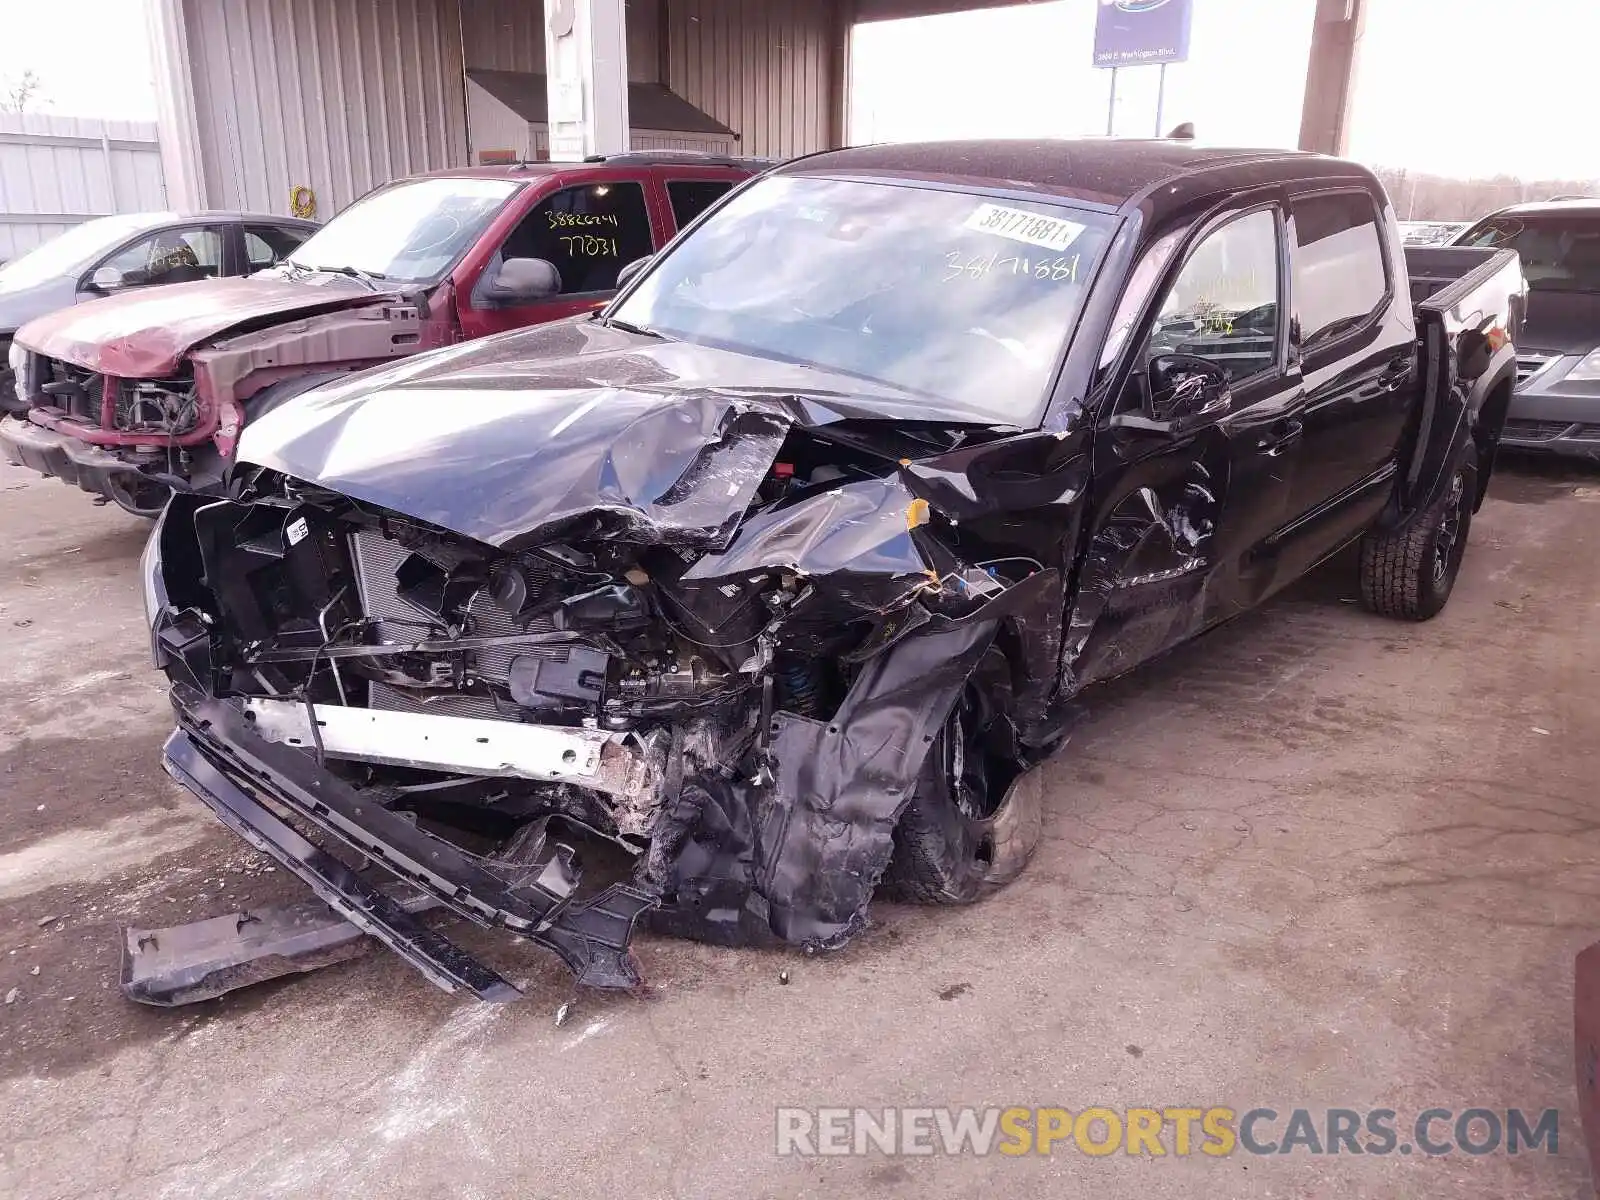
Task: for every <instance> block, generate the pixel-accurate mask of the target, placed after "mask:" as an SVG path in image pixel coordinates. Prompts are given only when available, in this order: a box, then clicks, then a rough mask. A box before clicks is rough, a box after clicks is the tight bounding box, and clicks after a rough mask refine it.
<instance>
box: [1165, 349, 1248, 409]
mask: <svg viewBox="0 0 1600 1200" xmlns="http://www.w3.org/2000/svg"><path fill="white" fill-rule="evenodd" d="M1149 373H1150V414H1149V415H1150V417H1151V418H1152V419H1154V420H1157V421H1174V420H1184V419H1188V418H1194V417H1202V416H1209V415H1212V414H1219V413H1224V412H1226V411H1227V410H1228V406H1229V405H1230V404H1232V403H1233V393H1232V391H1231V390H1230V389H1229V387H1228V373H1227V371H1225V370H1223V369H1222V367H1221V366H1220V365H1218V364H1217V363H1215V362H1213V361H1212V360H1211V359H1209V358H1201V357H1200V356H1199V355H1195V354H1160V355H1157V356H1156V357H1155V358H1152V359H1151V360H1150V367H1149Z"/></svg>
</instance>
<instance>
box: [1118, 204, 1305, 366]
mask: <svg viewBox="0 0 1600 1200" xmlns="http://www.w3.org/2000/svg"><path fill="white" fill-rule="evenodd" d="M1278 309H1279V297H1278V223H1277V220H1276V218H1275V217H1274V216H1273V214H1272V212H1271V210H1268V209H1263V210H1261V211H1260V212H1253V213H1250V214H1248V215H1247V216H1243V217H1239V218H1238V219H1236V220H1233V221H1230V222H1228V224H1226V225H1224V226H1222V227H1221V228H1220V229H1217V230H1214V231H1213V232H1212V233H1210V234H1208V235H1207V236H1206V238H1205V240H1204V241H1202V242H1201V243H1200V244H1199V245H1198V246H1196V247H1195V249H1194V252H1193V253H1192V254H1190V255H1189V258H1188V261H1186V262H1185V263H1184V265H1183V269H1182V270H1181V271H1180V272H1179V273H1178V278H1177V279H1176V280H1175V281H1174V282H1173V285H1172V290H1171V291H1169V292H1168V293H1167V296H1166V299H1165V300H1163V301H1162V303H1161V309H1160V312H1159V313H1158V315H1157V316H1156V321H1155V327H1154V328H1153V329H1152V330H1151V333H1150V344H1149V347H1148V349H1147V351H1146V361H1148V360H1149V359H1151V358H1154V357H1156V356H1157V355H1160V354H1195V355H1199V356H1200V357H1202V358H1209V359H1210V360H1211V361H1213V362H1215V363H1216V364H1217V365H1218V366H1219V367H1221V368H1222V369H1223V370H1225V371H1226V372H1227V373H1228V377H1229V378H1230V379H1243V378H1245V376H1247V375H1254V374H1255V373H1256V372H1257V371H1263V370H1266V369H1267V368H1268V367H1270V366H1272V365H1273V364H1275V363H1276V362H1277V361H1278Z"/></svg>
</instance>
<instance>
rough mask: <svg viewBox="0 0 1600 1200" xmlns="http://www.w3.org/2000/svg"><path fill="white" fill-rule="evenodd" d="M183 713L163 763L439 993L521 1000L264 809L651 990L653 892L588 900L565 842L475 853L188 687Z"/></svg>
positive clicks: (489, 919) (471, 915)
mask: <svg viewBox="0 0 1600 1200" xmlns="http://www.w3.org/2000/svg"><path fill="white" fill-rule="evenodd" d="M172 702H173V707H174V709H175V710H176V712H177V715H178V721H179V728H178V729H177V730H176V731H175V732H174V733H173V735H172V736H171V737H170V738H169V739H168V740H167V744H166V748H165V751H164V755H163V765H164V766H165V767H166V769H167V772H168V774H170V775H171V776H172V777H173V778H174V779H176V780H177V781H178V782H179V783H181V784H183V786H184V787H186V788H188V789H189V790H190V791H191V792H193V793H194V794H195V795H196V796H197V797H198V798H199V799H200V800H201V801H202V802H204V803H205V804H206V805H207V807H209V808H210V809H211V810H212V811H213V812H214V813H216V815H217V816H218V818H219V819H221V821H222V822H223V823H224V824H225V825H227V826H228V827H229V828H230V829H232V830H233V831H234V832H235V833H237V834H238V835H239V836H240V837H242V838H244V839H245V840H246V841H248V842H249V843H250V844H251V845H253V846H255V847H256V848H257V849H259V850H261V851H263V852H264V853H267V854H270V855H271V856H272V857H273V858H275V859H277V861H278V862H279V863H281V864H282V865H283V866H284V867H285V868H286V869H288V870H289V871H291V872H293V873H294V874H295V875H297V876H298V877H299V878H300V879H301V880H303V881H304V882H305V883H306V885H307V886H309V887H310V888H311V890H312V891H314V892H315V893H316V894H317V896H318V898H320V899H321V900H322V901H323V902H324V903H325V904H327V906H328V907H329V908H331V909H332V910H333V911H334V912H335V913H337V914H338V915H339V916H340V917H341V918H343V920H344V921H346V922H348V923H349V924H350V925H352V926H354V927H356V928H357V929H359V930H360V931H361V932H362V933H365V934H368V935H370V936H372V937H374V938H376V939H377V940H378V941H380V942H382V943H383V944H384V945H386V946H388V947H389V948H390V949H391V950H393V951H394V952H395V953H396V954H398V955H400V957H402V958H404V959H405V960H406V961H407V962H409V963H410V964H411V965H412V966H414V967H416V968H417V970H419V971H421V972H422V974H423V975H425V976H426V977H427V978H428V979H429V980H431V981H432V982H433V983H434V984H435V985H437V986H438V987H440V988H442V989H444V990H445V991H448V992H455V991H459V990H466V991H469V992H472V993H473V994H474V995H476V996H477V997H478V998H479V999H482V1000H488V1001H507V1000H514V999H517V998H518V997H519V996H520V995H521V993H520V992H519V991H518V990H517V989H516V988H515V987H513V986H512V985H511V984H510V983H508V982H507V981H506V980H504V979H502V978H501V977H500V976H499V975H498V974H497V973H496V972H495V971H493V970H492V969H491V968H489V967H487V966H485V965H484V964H483V963H481V962H479V961H478V960H477V959H475V958H473V957H472V956H471V955H469V954H468V953H466V952H465V951H464V950H462V949H461V948H460V947H458V946H456V945H455V944H454V943H453V942H451V941H450V940H449V939H448V938H446V937H445V936H443V935H442V934H440V933H437V932H435V931H433V930H431V929H427V928H425V927H423V926H422V925H421V924H420V923H419V922H417V921H416V920H415V919H414V918H413V916H412V915H411V912H409V911H407V906H406V905H405V904H402V903H401V902H399V901H397V900H395V899H394V898H392V897H391V896H389V895H388V894H386V893H385V892H384V891H383V890H380V889H379V888H376V887H374V886H372V885H371V884H369V883H367V882H366V881H365V880H364V879H362V878H360V877H359V876H358V875H357V874H356V872H355V871H354V870H352V869H351V868H350V867H349V866H348V865H347V864H346V863H345V862H343V861H341V860H340V859H339V858H337V857H336V856H334V855H333V854H331V853H329V852H328V851H327V850H324V849H322V848H321V847H319V846H318V845H316V844H315V843H313V842H312V841H311V840H309V839H308V838H306V837H304V836H303V835H301V834H300V833H299V832H298V831H297V830H296V829H294V828H293V827H292V826H291V825H290V824H289V823H288V822H287V821H284V820H283V819H281V818H280V817H278V816H277V815H275V814H274V813H273V812H271V811H269V809H268V807H267V806H266V805H265V804H263V803H262V802H261V800H266V801H268V802H269V803H271V804H273V805H278V806H281V807H282V808H283V809H284V810H286V811H287V812H288V813H290V814H292V815H293V816H294V817H296V818H299V819H302V820H304V821H306V822H307V823H308V824H310V825H312V826H314V827H316V828H317V829H318V830H320V831H321V832H323V833H325V834H327V835H329V836H330V837H332V838H334V839H337V840H338V841H339V842H342V843H343V844H344V845H346V846H348V847H349V848H350V849H351V850H352V851H354V852H355V853H356V854H357V855H359V856H361V857H362V858H365V859H366V860H368V861H370V862H371V863H373V864H375V865H377V866H379V867H382V868H384V869H386V870H387V871H389V872H391V873H392V874H393V875H394V876H395V878H396V879H397V880H398V881H399V882H400V883H401V884H403V885H405V886H407V887H409V888H413V889H415V890H416V891H417V892H418V893H420V894H421V895H422V896H426V897H430V898H432V899H433V900H435V901H437V902H438V903H440V904H441V905H443V906H445V907H448V908H450V909H452V910H453V911H455V912H456V913H459V914H460V915H461V916H464V917H466V918H468V919H469V920H471V921H474V922H475V923H477V924H479V925H482V926H484V927H486V928H491V929H505V930H508V931H509V932H511V933H514V934H516V935H517V936H519V937H523V938H526V939H528V940H529V941H531V942H534V943H536V944H538V945H541V946H543V947H545V948H546V949H549V950H552V951H554V952H555V953H556V954H557V955H559V956H560V958H561V960H562V961H563V962H565V963H566V964H567V967H568V968H569V969H570V970H571V971H572V972H573V974H574V975H576V976H577V980H578V982H579V983H580V984H584V985H586V986H589V987H596V988H616V989H626V988H633V987H636V986H637V985H638V984H639V982H640V979H639V972H638V968H637V966H636V965H635V963H634V960H633V955H632V953H631V952H630V951H629V948H628V943H629V941H630V939H631V938H632V935H633V929H634V926H635V924H636V923H637V922H638V920H639V917H640V916H641V915H642V914H643V913H644V912H645V910H646V909H648V908H650V907H651V905H652V904H653V903H654V900H653V899H652V897H651V896H649V895H647V894H646V893H645V892H643V891H641V890H639V889H637V888H634V887H631V886H629V885H627V884H612V885H611V886H609V887H607V888H605V889H604V890H603V891H601V892H599V893H598V894H596V895H595V896H593V897H592V898H590V899H588V900H586V901H579V900H577V899H575V895H576V890H577V885H578V878H579V876H578V871H577V868H576V866H575V864H574V861H573V854H572V851H571V850H570V849H569V848H568V847H565V846H560V845H558V846H556V847H555V848H554V850H553V852H552V853H551V855H550V856H549V857H548V858H546V859H545V860H543V861H540V862H536V863H532V864H527V865H518V864H509V863H506V864H501V863H495V862H492V861H490V860H486V859H483V858H479V857H476V856H474V855H470V854H468V853H466V852H464V851H462V850H460V849H458V848H457V847H455V846H454V845H452V844H451V843H449V842H447V841H444V840H442V839H440V838H436V837H433V836H432V835H430V834H428V833H426V832H424V831H422V830H420V829H418V828H417V827H416V826H415V825H413V824H412V823H411V822H409V821H407V820H406V819H404V818H403V817H400V816H398V815H396V814H395V813H392V812H390V811H388V810H387V809H386V808H384V807H383V806H382V805H380V804H378V803H376V802H375V801H373V800H371V799H369V798H367V797H365V796H363V795H362V794H361V793H360V792H359V791H358V790H357V789H355V788H353V787H351V786H350V785H349V784H347V783H345V782H344V781H343V780H341V779H339V778H338V777H337V776H335V775H332V774H330V773H329V772H327V771H325V770H324V769H322V768H321V767H319V766H318V765H317V763H316V762H315V761H314V760H313V759H312V758H311V756H310V755H308V754H307V753H306V752H305V751H303V750H298V749H295V748H294V747H292V746H289V745H284V744H280V743H274V742H269V741H267V740H265V739H264V738H262V737H261V736H259V735H258V734H257V733H256V732H255V731H254V730H253V729H252V728H251V726H250V724H249V723H248V722H247V721H246V720H245V719H244V717H243V716H242V715H241V713H240V712H239V710H238V709H236V708H234V707H233V706H232V705H229V704H226V703H224V702H222V701H219V700H216V699H213V698H211V697H209V696H206V695H204V694H203V693H201V692H199V691H196V690H195V689H193V688H189V687H185V686H182V685H178V686H175V687H174V688H173V689H172ZM257 797H260V798H261V799H257ZM135 998H137V997H135Z"/></svg>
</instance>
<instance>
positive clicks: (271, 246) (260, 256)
mask: <svg viewBox="0 0 1600 1200" xmlns="http://www.w3.org/2000/svg"><path fill="white" fill-rule="evenodd" d="M306 237H307V235H306V234H304V233H300V232H299V231H298V230H293V229H284V228H283V227H281V226H278V225H246V226H245V227H244V256H245V258H246V259H247V260H248V261H249V263H250V269H251V270H252V271H259V270H262V269H263V268H265V267H272V266H276V265H277V264H278V263H280V262H282V261H283V260H284V259H286V258H288V257H289V255H291V254H293V253H294V251H295V249H296V248H297V247H298V246H299V245H300V243H301V242H303V241H305V240H306Z"/></svg>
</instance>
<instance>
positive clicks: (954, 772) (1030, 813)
mask: <svg viewBox="0 0 1600 1200" xmlns="http://www.w3.org/2000/svg"><path fill="white" fill-rule="evenodd" d="M982 714H983V706H982V705H981V704H980V703H978V702H976V698H975V697H973V696H972V693H971V690H970V689H969V694H968V698H967V700H965V701H964V702H963V703H962V704H959V705H957V707H956V711H955V712H954V713H952V714H951V716H950V720H949V721H947V722H946V723H945V726H944V728H943V729H942V730H941V731H940V732H939V734H938V736H937V737H935V738H934V741H933V745H932V746H930V747H929V753H928V757H927V760H926V761H925V762H924V764H923V768H922V774H921V776H920V777H919V778H918V780H917V787H916V791H915V793H914V794H913V795H912V797H911V801H910V803H908V804H907V805H906V808H905V811H904V812H903V813H902V814H901V816H900V823H899V824H898V825H896V826H895V831H894V856H893V857H892V858H891V859H890V862H889V868H888V870H887V871H886V872H885V873H884V877H883V881H882V887H883V891H884V893H885V895H887V896H889V897H890V898H892V899H896V900H907V901H910V902H912V903H916V904H971V903H972V902H973V901H975V900H981V899H982V898H983V897H984V896H987V895H988V894H989V893H991V892H994V891H997V890H998V889H1000V888H1001V887H1004V886H1005V885H1006V884H1008V883H1010V882H1011V881H1012V880H1013V879H1015V878H1016V877H1017V876H1018V875H1020V874H1021V873H1022V869H1023V868H1024V867H1025V866H1027V865H1028V860H1029V859H1030V858H1032V857H1033V852H1034V850H1035V848H1037V846H1038V844H1039V834H1040V830H1041V828H1042V825H1043V813H1044V804H1043V794H1042V789H1041V786H1040V779H1039V775H1040V773H1039V770H1038V769H1037V768H1035V769H1034V770H1031V771H1026V772H1024V773H1023V774H1021V775H1018V776H1017V777H1016V778H1015V779H1013V780H1012V781H1011V783H1010V785H1009V786H1008V787H1006V788H1005V789H1004V791H1003V792H1002V791H1001V790H1000V789H998V788H996V787H994V786H993V780H992V778H991V772H990V771H989V769H988V766H987V764H986V763H985V761H984V755H983V752H982V748H981V746H980V745H979V744H978V738H977V737H976V733H977V731H978V730H981V728H982V724H981V718H982Z"/></svg>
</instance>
